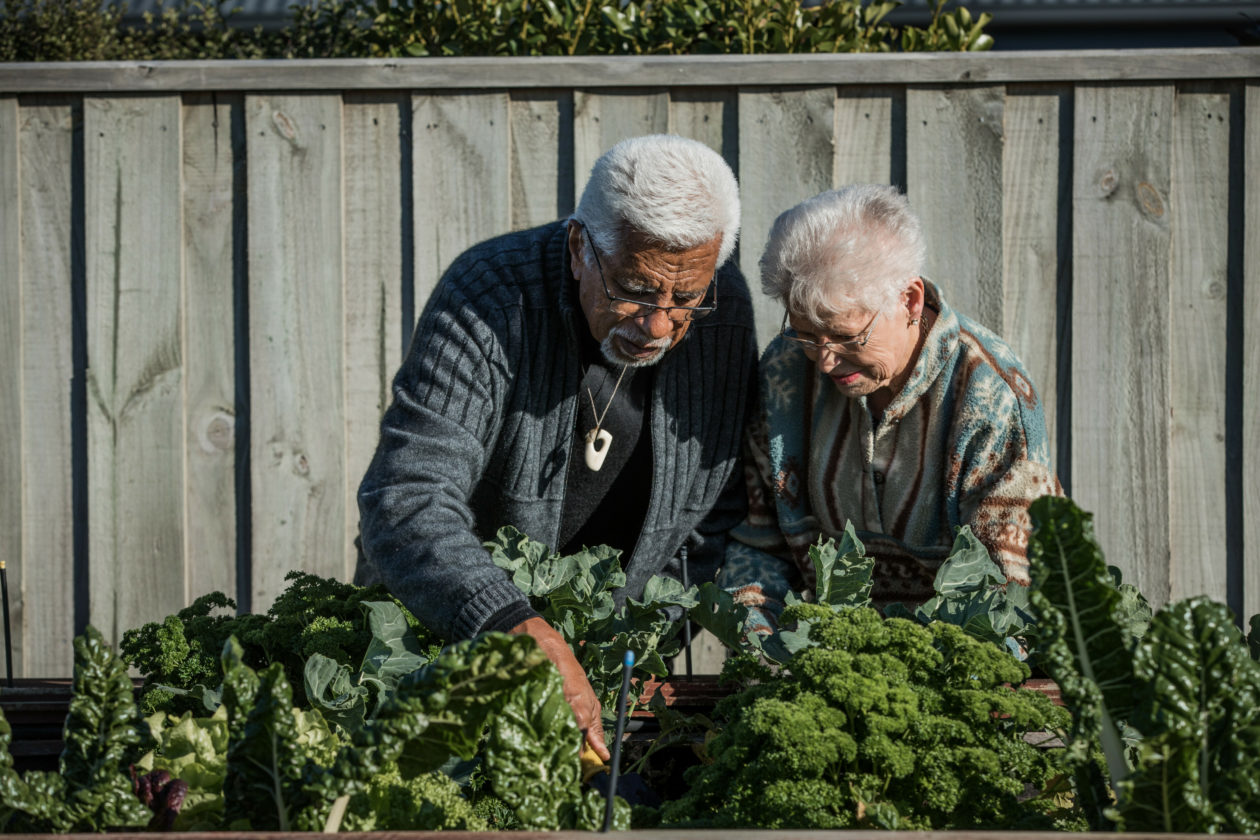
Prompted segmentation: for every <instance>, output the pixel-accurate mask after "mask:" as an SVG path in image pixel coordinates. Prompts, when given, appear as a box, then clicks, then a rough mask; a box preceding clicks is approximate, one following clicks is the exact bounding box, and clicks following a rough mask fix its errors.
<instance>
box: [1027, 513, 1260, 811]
mask: <svg viewBox="0 0 1260 840" xmlns="http://www.w3.org/2000/svg"><path fill="white" fill-rule="evenodd" d="M1031 514H1032V518H1033V524H1034V530H1033V539H1032V544H1031V547H1030V558H1029V559H1030V563H1031V566H1032V574H1033V602H1032V603H1033V607H1034V609H1035V610H1036V612H1037V613H1038V617H1039V620H1040V635H1041V643H1042V645H1043V657H1044V658H1043V661H1044V666H1045V668H1046V671H1047V672H1048V673H1049V675H1050V676H1051V677H1052V678H1054V680H1055V681H1056V682H1057V683H1058V684H1059V687H1060V689H1061V691H1062V693H1063V698H1064V700H1065V701H1066V703H1067V705H1068V706H1069V708H1070V709H1071V710H1072V713H1073V724H1072V731H1071V738H1070V742H1069V751H1068V756H1069V758H1070V760H1071V763H1072V765H1073V767H1074V768H1075V770H1074V774H1075V780H1076V799H1077V802H1078V804H1079V805H1080V807H1081V808H1082V809H1083V811H1084V812H1085V813H1086V815H1087V817H1088V818H1089V820H1090V823H1091V825H1092V827H1094V828H1096V829H1106V828H1112V827H1117V826H1118V827H1119V828H1121V829H1123V830H1131V831H1162V832H1174V831H1175V832H1193V833H1220V832H1238V833H1254V832H1256V831H1260V665H1257V663H1256V661H1255V660H1254V659H1253V658H1252V656H1251V653H1250V648H1249V645H1248V640H1247V639H1245V638H1244V637H1243V635H1242V632H1241V631H1240V630H1239V629H1238V627H1237V625H1236V624H1235V622H1234V617H1233V616H1232V615H1231V613H1230V611H1229V609H1228V608H1226V607H1225V606H1224V605H1223V604H1218V603H1214V602H1212V601H1209V600H1207V599H1205V598H1192V599H1188V600H1184V601H1179V602H1176V603H1173V604H1170V605H1168V606H1167V607H1165V608H1164V609H1162V610H1160V611H1159V612H1158V613H1156V614H1155V615H1154V617H1153V618H1152V617H1150V616H1149V615H1148V614H1145V613H1144V612H1143V610H1142V609H1141V608H1140V607H1138V608H1137V609H1135V608H1134V606H1133V600H1132V598H1131V597H1126V594H1125V593H1124V592H1122V591H1121V589H1119V588H1117V586H1116V585H1115V576H1114V575H1113V574H1112V572H1111V571H1110V570H1108V568H1107V566H1106V564H1105V562H1104V560H1103V555H1102V550H1101V549H1100V548H1099V546H1098V543H1097V541H1096V540H1095V539H1094V532H1093V523H1092V517H1091V516H1090V514H1088V513H1085V512H1083V511H1081V510H1080V509H1079V508H1078V507H1077V506H1076V505H1075V504H1074V503H1072V501H1071V500H1069V499H1062V498H1054V497H1045V498H1042V499H1039V500H1038V501H1037V502H1035V503H1034V504H1033V506H1032V509H1031ZM1148 622H1149V626H1147V623H1148ZM1252 626H1253V627H1254V626H1255V622H1254V620H1253V623H1252ZM1126 727H1127V728H1129V729H1130V730H1131V731H1132V733H1133V735H1132V736H1131V737H1129V738H1127V739H1126V737H1125V730H1126ZM1100 750H1101V752H1102V754H1103V755H1104V756H1105V759H1106V761H1105V767H1106V774H1105V775H1104V773H1103V772H1102V771H1101V769H1100V767H1099V765H1098V763H1097V761H1096V760H1095V756H1096V755H1097V753H1098V752H1099V751H1100Z"/></svg>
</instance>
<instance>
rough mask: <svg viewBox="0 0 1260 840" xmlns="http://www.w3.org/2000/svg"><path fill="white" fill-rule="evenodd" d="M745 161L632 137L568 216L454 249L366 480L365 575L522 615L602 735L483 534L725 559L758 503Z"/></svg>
mask: <svg viewBox="0 0 1260 840" xmlns="http://www.w3.org/2000/svg"><path fill="white" fill-rule="evenodd" d="M738 229H739V199H738V194H737V189H736V184H735V178H734V176H733V175H732V173H731V171H730V168H729V167H728V166H727V165H726V163H725V162H724V161H723V160H722V158H721V157H720V156H718V155H717V154H716V153H714V152H713V151H712V150H710V149H709V148H708V147H706V146H704V145H703V144H700V143H697V142H695V141H692V140H686V139H683V138H680V137H673V136H666V135H655V136H650V137H640V138H635V139H631V140H626V141H624V142H622V143H619V144H617V145H616V146H615V147H613V148H612V149H611V150H609V151H608V152H606V153H605V154H604V155H603V156H602V157H601V158H600V159H599V160H598V161H597V162H596V163H595V166H594V168H593V170H592V172H591V177H590V180H589V182H588V183H587V186H586V189H585V191H584V192H583V194H582V199H581V201H580V203H579V206H578V209H577V211H576V212H575V213H574V214H573V215H572V217H570V218H569V219H568V220H566V221H560V222H554V223H552V224H548V225H544V226H543V227H540V228H535V229H533V230H526V231H521V232H518V233H511V234H507V235H504V236H500V237H497V238H494V239H491V240H489V241H487V242H483V243H481V244H480V245H477V246H475V247H473V248H471V249H470V250H468V251H467V252H465V253H464V254H462V255H461V256H459V257H458V258H457V259H456V260H455V262H454V263H452V265H451V266H450V268H449V269H448V270H447V271H446V273H445V275H443V277H442V279H441V281H440V282H439V284H438V286H437V288H436V289H435V290H434V292H433V294H432V296H431V297H430V299H429V302H428V304H427V306H426V307H425V310H424V313H423V315H422V316H421V318H420V322H419V325H418V327H417V329H416V335H415V338H414V340H413V342H412V346H411V348H410V350H409V352H408V354H407V358H406V359H405V360H404V362H403V365H402V367H401V369H400V370H399V372H398V374H397V376H396V378H395V380H394V401H393V404H392V405H391V406H390V408H389V410H388V411H387V412H386V414H385V417H384V420H383V422H382V426H381V439H380V443H379V445H378V448H377V451H376V456H375V458H374V459H373V461H372V464H371V466H370V467H369V468H368V471H367V475H366V476H365V477H364V479H363V483H362V485H361V487H360V489H359V510H360V517H361V520H360V529H361V533H362V546H363V552H362V554H361V557H360V565H359V570H358V573H357V574H356V580H358V581H360V582H367V581H375V580H380V581H382V582H384V583H385V584H386V585H388V586H389V588H390V589H391V591H392V592H393V593H394V595H395V596H397V597H398V598H399V599H400V600H401V601H402V602H403V603H405V604H406V605H407V606H408V608H410V609H411V610H412V612H414V613H415V615H416V616H417V617H418V618H419V619H420V620H421V621H422V622H424V623H425V624H426V625H427V626H428V627H430V628H431V629H433V630H434V631H436V632H438V633H439V634H441V635H442V636H443V637H445V638H447V639H451V640H457V639H463V638H468V637H471V636H473V635H475V634H477V633H481V632H484V631H489V630H500V631H507V632H512V633H528V634H530V635H531V636H533V637H534V638H535V639H536V640H537V641H538V643H539V645H540V646H541V647H542V648H543V650H544V651H545V652H546V653H547V655H548V657H549V658H550V659H551V660H552V661H553V662H554V663H555V664H556V666H557V667H558V668H559V670H560V673H561V676H562V677H563V678H564V684H565V697H566V699H567V700H568V701H569V703H570V705H571V706H572V707H573V710H574V714H575V716H576V717H577V721H578V724H579V726H580V727H581V728H582V729H583V730H584V731H585V732H586V735H587V740H588V741H589V742H590V744H591V746H592V747H593V748H594V749H595V750H596V752H597V753H599V754H600V755H601V756H603V757H605V758H606V757H607V750H606V747H605V745H604V742H603V734H602V727H601V725H600V708H599V703H598V701H597V700H596V698H595V695H594V692H593V691H592V690H591V688H590V685H589V683H588V682H587V679H586V675H585V674H584V673H582V669H581V667H580V666H579V665H578V663H577V661H576V660H575V659H574V658H573V656H572V654H571V653H570V651H569V649H568V647H567V646H566V645H565V643H564V641H563V639H562V638H561V637H560V636H559V635H558V634H557V633H556V632H555V631H554V630H553V629H552V628H551V627H550V625H548V624H547V622H546V621H545V620H543V619H542V618H541V617H539V616H538V615H537V614H536V613H535V612H534V611H533V610H532V609H531V608H530V605H529V601H528V600H527V599H526V597H525V596H524V595H523V594H522V593H521V592H520V591H518V590H517V588H516V587H515V586H514V585H513V583H512V581H511V580H509V578H508V576H507V575H506V574H505V573H504V572H503V571H502V570H500V569H499V568H497V567H496V566H495V565H494V564H493V562H491V560H490V557H489V554H488V553H487V552H486V551H485V549H484V548H483V547H482V540H483V538H488V537H491V536H493V535H494V533H495V531H496V530H497V529H498V528H499V527H500V526H503V525H509V524H510V525H514V526H515V527H517V528H518V529H520V530H521V531H522V532H524V533H526V534H528V535H529V536H530V537H532V538H534V539H537V540H541V541H543V542H545V543H547V544H548V545H551V546H555V547H556V548H558V549H559V550H561V551H563V552H570V551H576V550H578V549H580V548H581V547H582V546H583V545H598V544H608V545H611V546H612V547H614V548H618V549H621V550H622V552H623V554H622V564H623V568H624V570H625V572H626V578H627V584H626V586H625V588H624V590H622V591H621V592H620V593H618V594H619V595H620V597H621V598H623V599H624V597H626V596H631V597H637V596H638V595H640V594H641V592H642V590H643V586H644V584H645V583H646V582H647V580H648V579H649V578H650V577H652V576H653V575H656V574H660V573H665V574H672V575H675V576H677V574H678V566H677V561H676V559H675V556H676V554H677V552H678V551H679V548H680V547H682V546H684V545H685V546H687V547H688V549H689V560H690V568H691V576H692V577H693V579H696V580H704V579H709V580H712V579H713V575H714V573H715V571H716V568H717V565H718V563H719V562H720V559H721V556H722V552H723V549H724V542H725V534H726V532H727V531H728V530H729V529H730V528H731V527H733V526H734V525H735V524H737V523H738V522H739V521H740V519H741V518H742V517H743V515H744V512H745V509H746V500H745V496H744V492H743V488H742V486H741V484H740V481H739V476H740V473H741V470H740V469H738V460H739V439H740V433H741V430H742V427H743V425H744V421H745V418H746V415H748V413H749V412H750V410H751V406H752V403H753V401H754V400H753V397H752V393H753V389H754V388H755V378H756V377H755V366H756V345H755V339H754V335H753V327H752V310H751V304H750V302H749V297H748V289H747V286H746V285H745V283H744V280H743V278H742V277H741V276H740V274H739V272H738V271H737V270H736V269H735V268H734V266H733V265H729V266H728V265H727V260H728V258H729V257H730V255H731V252H732V250H733V248H734V246H735V239H736V236H737V233H738Z"/></svg>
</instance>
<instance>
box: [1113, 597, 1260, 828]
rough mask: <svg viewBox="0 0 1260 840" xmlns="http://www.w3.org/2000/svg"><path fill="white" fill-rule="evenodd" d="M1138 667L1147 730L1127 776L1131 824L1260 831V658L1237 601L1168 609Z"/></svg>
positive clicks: (1126, 811) (1121, 814) (1136, 719)
mask: <svg viewBox="0 0 1260 840" xmlns="http://www.w3.org/2000/svg"><path fill="white" fill-rule="evenodd" d="M1134 672H1135V676H1136V677H1137V680H1138V685H1139V686H1140V689H1139V702H1138V705H1137V709H1136V710H1135V713H1134V716H1133V720H1132V722H1133V724H1134V726H1135V727H1137V728H1138V729H1139V730H1140V731H1141V732H1142V734H1143V736H1144V737H1143V740H1142V744H1141V747H1140V756H1141V757H1140V760H1139V762H1138V767H1137V769H1136V770H1135V771H1134V772H1133V773H1132V774H1131V775H1130V776H1129V777H1128V778H1127V779H1126V780H1125V781H1124V783H1123V789H1124V791H1125V793H1126V795H1125V796H1123V797H1122V798H1121V806H1120V807H1119V808H1118V822H1119V823H1120V825H1121V826H1122V827H1123V829H1124V830H1126V831H1167V832H1172V831H1177V832H1195V833H1218V832H1235V833H1255V832H1257V831H1260V665H1257V664H1256V662H1255V660H1253V659H1252V658H1251V655H1250V652H1249V651H1248V648H1247V645H1246V642H1245V640H1244V638H1243V636H1242V633H1241V632H1240V631H1239V630H1238V627H1237V626H1236V625H1235V624H1234V620H1233V615H1232V614H1231V613H1230V611H1229V609H1228V608H1227V607H1226V606H1224V605H1223V604H1218V603H1214V602H1212V601H1210V600H1208V599H1206V598H1194V599H1191V600H1188V601H1181V602H1178V603H1176V604H1172V605H1170V606H1168V607H1166V608H1165V609H1163V610H1162V611H1160V613H1159V614H1158V615H1157V616H1156V617H1155V619H1154V620H1153V621H1152V623H1151V626H1150V629H1149V631H1148V632H1147V634H1146V636H1145V637H1144V638H1143V640H1142V642H1141V643H1140V644H1139V645H1138V647H1137V650H1136V651H1135V654H1134Z"/></svg>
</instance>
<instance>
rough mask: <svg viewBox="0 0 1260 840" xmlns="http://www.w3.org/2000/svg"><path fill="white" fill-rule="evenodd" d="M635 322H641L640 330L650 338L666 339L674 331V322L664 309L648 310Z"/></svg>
mask: <svg viewBox="0 0 1260 840" xmlns="http://www.w3.org/2000/svg"><path fill="white" fill-rule="evenodd" d="M635 320H636V321H638V322H639V329H641V330H643V332H644V334H645V335H647V336H648V337H649V338H653V339H657V338H665V337H666V336H668V335H670V334H671V333H673V331H674V322H673V321H671V320H670V318H669V313H668V312H667V311H665V310H664V309H648V310H646V311H644V313H643V314H642V315H640V316H639V317H638V318H636V319H635Z"/></svg>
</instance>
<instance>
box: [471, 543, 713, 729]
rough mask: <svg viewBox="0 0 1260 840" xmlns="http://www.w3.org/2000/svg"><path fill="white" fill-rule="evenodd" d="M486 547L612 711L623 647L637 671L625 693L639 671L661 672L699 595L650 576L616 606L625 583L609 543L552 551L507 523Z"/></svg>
mask: <svg viewBox="0 0 1260 840" xmlns="http://www.w3.org/2000/svg"><path fill="white" fill-rule="evenodd" d="M486 549H487V550H488V551H489V552H490V556H491V558H492V559H493V560H494V562H495V564H496V565H497V566H498V567H499V568H501V569H503V570H504V571H506V572H507V573H508V574H509V575H510V576H511V578H512V581H513V583H515V584H516V586H517V588H518V589H520V590H521V591H522V592H524V593H525V594H526V595H527V596H529V599H530V603H531V605H532V606H533V607H534V609H536V610H537V611H538V614H539V615H541V616H542V617H543V618H545V619H547V621H548V622H549V623H550V624H551V625H552V626H553V627H555V628H556V630H558V631H559V632H560V635H562V636H563V637H564V639H565V641H566V642H568V644H569V648H570V650H572V651H573V655H574V657H575V658H576V659H577V661H578V662H579V663H581V665H582V668H583V670H585V671H586V677H587V679H588V680H590V683H591V688H592V689H594V691H595V696H596V697H598V698H599V702H600V704H601V705H602V706H603V709H604V711H605V712H606V713H608V714H615V712H616V708H617V694H618V692H619V691H620V689H621V678H622V668H623V666H622V663H623V661H624V660H625V654H626V651H633V652H634V657H635V660H634V674H635V675H636V676H637V677H639V678H640V679H639V682H637V683H635V684H634V686H633V687H632V690H631V700H632V701H637V699H638V696H639V695H640V694H641V693H642V690H643V685H642V681H643V680H644V679H647V678H650V677H665V676H667V675H668V670H667V668H666V665H665V660H666V659H669V658H671V657H673V656H677V655H678V653H679V652H680V651H681V650H682V642H681V641H680V636H681V634H682V622H681V619H682V617H683V615H685V614H686V611H687V610H690V609H691V608H692V607H695V606H696V605H697V604H698V603H699V601H698V598H697V590H696V587H694V586H693V587H689V588H684V587H683V585H682V584H681V583H679V582H678V581H677V580H675V579H673V578H668V577H661V576H654V577H652V578H651V579H649V580H648V582H647V584H646V586H645V587H644V590H643V597H642V598H641V599H638V600H636V599H633V598H628V599H626V601H625V603H624V604H622V605H620V606H618V605H617V603H616V602H615V601H614V599H613V591H614V590H616V589H618V588H620V587H623V586H625V585H626V575H625V572H623V571H622V570H621V552H620V551H618V550H616V549H613V548H609V547H608V546H605V545H601V546H596V547H595V548H583V549H582V551H580V552H578V553H577V554H571V555H560V554H553V553H551V552H549V551H548V549H547V547H546V546H545V545H543V544H542V543H540V542H536V541H535V540H531V539H530V538H529V537H527V536H525V535H524V534H522V533H521V532H520V531H518V530H516V529H515V528H513V527H511V526H505V527H503V528H500V529H499V532H498V534H497V535H496V537H495V539H494V540H492V541H490V542H487V543H486Z"/></svg>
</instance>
